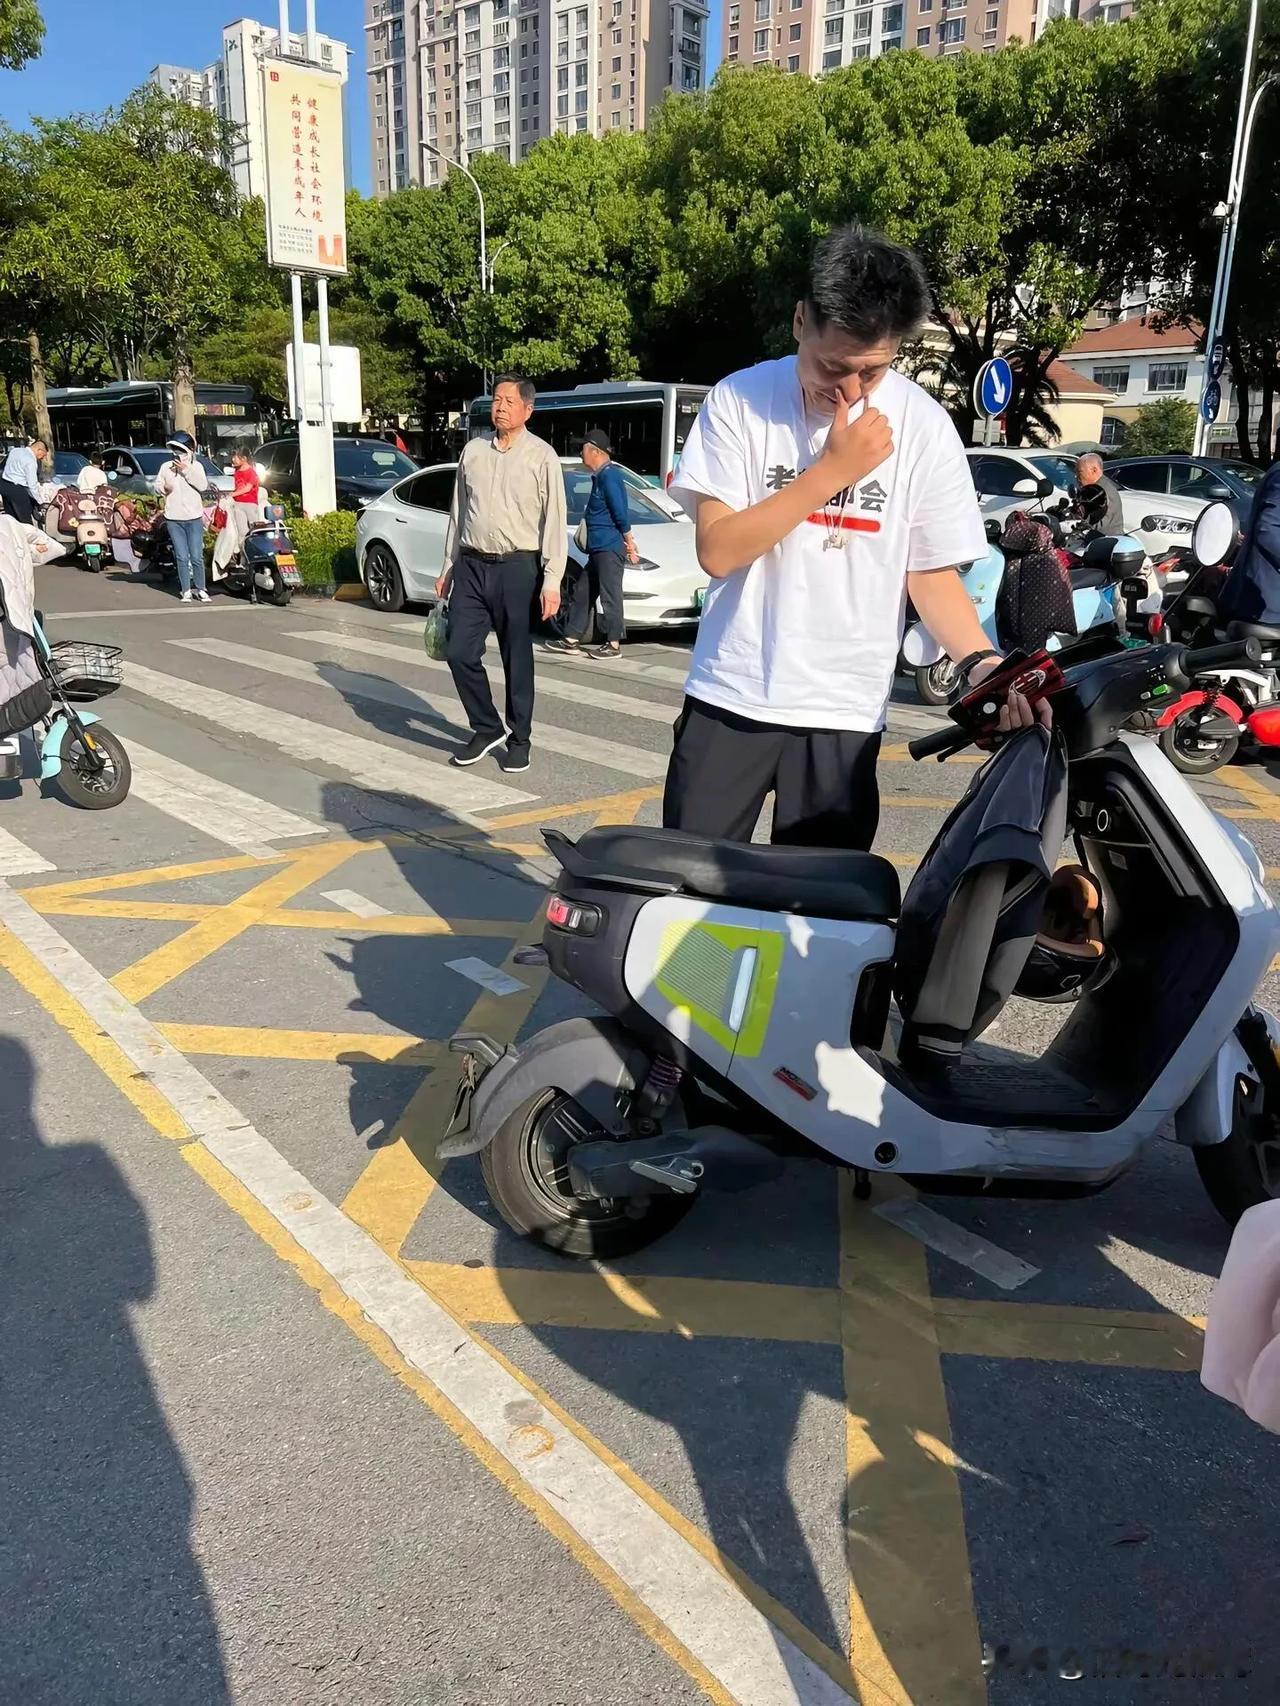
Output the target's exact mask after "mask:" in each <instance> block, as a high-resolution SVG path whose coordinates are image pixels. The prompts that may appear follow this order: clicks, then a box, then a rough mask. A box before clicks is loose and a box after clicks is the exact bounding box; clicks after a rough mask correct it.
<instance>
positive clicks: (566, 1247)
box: [480, 1089, 697, 1261]
mask: <svg viewBox="0 0 1280 1706" xmlns="http://www.w3.org/2000/svg"><path fill="white" fill-rule="evenodd" d="M575 1107H576V1104H575V1103H574V1101H573V1098H572V1097H571V1096H566V1095H565V1094H564V1093H563V1092H562V1091H560V1090H554V1089H550V1090H544V1091H542V1092H541V1093H540V1094H539V1095H537V1096H535V1097H534V1098H533V1099H532V1100H531V1101H529V1102H526V1103H525V1105H524V1106H523V1107H522V1108H517V1109H516V1111H515V1113H513V1114H512V1115H511V1116H510V1118H509V1119H508V1120H506V1122H505V1123H504V1124H503V1125H501V1126H499V1128H498V1130H497V1131H496V1132H495V1133H494V1137H493V1141H492V1142H491V1143H490V1144H489V1145H488V1146H487V1147H486V1148H485V1149H484V1150H483V1151H482V1152H481V1155H480V1170H481V1172H482V1173H483V1175H484V1182H485V1186H486V1188H487V1189H488V1192H489V1197H490V1200H491V1201H492V1203H493V1206H494V1207H495V1208H496V1209H497V1211H498V1213H499V1214H500V1215H501V1216H502V1218H503V1220H505V1221H506V1223H507V1225H508V1226H509V1227H510V1228H511V1230H512V1231H513V1232H518V1233H519V1234H520V1236H521V1237H522V1238H530V1239H532V1240H533V1241H534V1243H536V1244H542V1245H545V1246H546V1248H547V1249H548V1250H554V1251H555V1252H556V1254H557V1255H560V1256H576V1257H596V1258H598V1259H600V1260H603V1261H608V1260H612V1259H613V1258H615V1257H617V1256H629V1255H631V1254H632V1252H633V1251H636V1250H642V1249H643V1248H644V1247H645V1245H647V1244H652V1243H653V1242H654V1240H655V1239H657V1238H661V1237H662V1235H663V1233H665V1232H669V1231H670V1230H671V1228H672V1227H673V1226H675V1225H677V1224H678V1222H680V1221H681V1220H683V1219H684V1217H685V1215H686V1214H687V1213H688V1212H689V1210H690V1208H691V1207H692V1206H693V1204H694V1202H695V1201H696V1200H697V1199H696V1197H694V1196H676V1195H673V1194H671V1193H669V1192H666V1191H661V1190H659V1191H656V1192H655V1193H654V1195H653V1196H651V1197H630V1198H628V1199H627V1200H626V1201H621V1200H613V1199H606V1200H604V1201H601V1200H599V1199H596V1198H587V1197H579V1196H576V1195H575V1194H574V1191H573V1187H572V1185H571V1184H570V1181H569V1168H568V1161H567V1157H568V1153H569V1150H570V1149H571V1148H572V1146H573V1145H574V1143H576V1142H579V1141H581V1138H582V1137H583V1136H586V1135H596V1134H594V1133H591V1134H587V1133H583V1132H581V1131H580V1130H579V1129H577V1128H578V1122H577V1121H576V1120H575V1119H574V1118H573V1110H574V1108H575Z"/></svg>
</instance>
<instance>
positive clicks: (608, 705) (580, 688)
mask: <svg viewBox="0 0 1280 1706" xmlns="http://www.w3.org/2000/svg"><path fill="white" fill-rule="evenodd" d="M284 637H285V639H286V640H302V641H304V642H305V643H306V644H307V645H309V646H318V647H320V648H321V649H322V650H324V651H335V652H355V653H357V654H358V655H361V656H365V657H375V658H388V659H391V660H392V661H394V662H395V663H399V664H407V665H408V666H409V668H410V669H423V670H429V671H432V672H434V673H435V674H436V675H443V676H444V678H445V679H446V680H452V677H451V676H450V674H449V666H448V664H447V663H437V661H436V660H435V659H434V658H429V657H427V656H426V654H425V653H424V652H422V651H421V650H420V649H419V650H417V651H411V650H410V649H409V647H408V646H397V645H394V644H393V643H392V642H391V641H389V640H371V639H368V638H367V637H366V636H365V635H363V634H342V635H334V634H320V633H317V632H316V630H315V629H314V628H308V629H304V630H301V631H298V632H293V633H288V634H286V635H285V636H284ZM183 643H184V644H187V643H189V642H183ZM613 667H614V666H613V665H612V664H604V665H602V668H603V670H605V671H607V672H608V673H609V674H612V673H613ZM485 669H486V670H487V671H488V673H489V676H490V677H491V679H492V680H494V681H501V680H502V665H501V664H500V663H498V662H497V661H491V662H488V663H486V664H485ZM536 691H537V697H538V698H539V699H567V700H569V701H570V702H571V703H573V704H577V705H590V706H592V708H593V709H595V710H597V711H616V712H617V713H618V715H619V716H624V717H638V718H640V720H641V721H642V722H651V723H665V724H666V725H667V727H668V728H670V727H671V725H672V723H673V722H674V721H675V716H676V713H675V709H674V707H673V706H671V705H669V704H662V705H659V704H655V703H654V702H653V701H652V700H651V699H636V698H634V697H630V696H628V695H627V694H625V693H609V692H607V691H606V690H605V689H604V688H601V687H595V686H593V685H592V684H591V683H590V682H587V681H566V680H564V679H562V678H561V677H560V676H556V675H551V674H549V673H548V672H547V671H546V670H544V669H543V668H542V667H541V665H539V668H538V684H537V690H536ZM536 720H537V714H536V711H535V721H536ZM537 738H539V739H540V738H541V727H540V725H539V729H538V734H537Z"/></svg>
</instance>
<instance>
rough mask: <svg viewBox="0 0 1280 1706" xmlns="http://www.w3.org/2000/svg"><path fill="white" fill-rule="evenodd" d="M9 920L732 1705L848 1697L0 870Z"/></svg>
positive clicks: (801, 1705)
mask: <svg viewBox="0 0 1280 1706" xmlns="http://www.w3.org/2000/svg"><path fill="white" fill-rule="evenodd" d="M0 925H4V926H6V927H7V928H8V929H9V930H11V931H12V932H13V934H14V935H15V936H16V937H17V938H18V939H19V941H21V942H23V943H24V944H25V946H26V947H27V948H28V949H29V950H30V951H31V953H32V954H34V955H35V957H36V958H37V959H38V960H39V961H40V963H41V964H42V965H43V966H44V968H45V970H46V971H48V972H49V973H50V974H51V975H52V976H53V977H54V978H56V979H57V981H58V982H59V983H60V984H61V985H62V987H63V989H65V990H66V991H67V993H68V994H69V995H70V996H71V997H72V998H73V999H74V1000H76V1001H78V1002H79V1003H80V1005H81V1007H83V1008H84V1009H85V1011H86V1012H87V1013H88V1014H89V1015H90V1016H91V1017H92V1018H93V1019H94V1020H95V1021H96V1022H97V1024H98V1025H99V1026H100V1027H101V1028H102V1030H103V1031H104V1032H105V1033H106V1034H107V1036H109V1037H110V1038H111V1039H112V1041H113V1042H114V1043H116V1044H117V1046H118V1047H119V1048H120V1049H122V1050H123V1052H124V1053H125V1054H126V1055H127V1056H128V1057H129V1059H130V1060H132V1061H133V1063H134V1065H135V1066H136V1067H137V1068H138V1069H139V1071H140V1072H141V1073H142V1074H143V1075H144V1076H145V1078H146V1079H147V1080H148V1082H149V1083H150V1084H151V1085H153V1086H154V1088H155V1089H156V1090H158V1091H159V1093H160V1094H161V1095H162V1096H164V1097H165V1098H166V1099H167V1100H168V1101H169V1102H170V1103H171V1104H172V1106H173V1107H174V1108H175V1109H176V1110H177V1111H178V1113H179V1114H180V1115H181V1117H182V1119H183V1120H184V1121H185V1122H186V1124H187V1126H188V1127H189V1128H190V1130H191V1133H192V1136H193V1137H195V1138H197V1139H199V1140H200V1141H201V1142H202V1143H203V1144H204V1146H205V1148H206V1149H208V1150H209V1152H210V1153H211V1154H212V1155H214V1156H215V1157H216V1158H217V1160H219V1161H220V1162H221V1163H222V1165H223V1166H224V1167H225V1168H226V1169H227V1170H228V1172H230V1173H231V1174H233V1175H234V1177H235V1178H236V1179H238V1180H239V1181H240V1183H241V1185H243V1186H244V1188H245V1189H246V1190H247V1191H249V1192H250V1194H251V1195H252V1196H253V1197H255V1198H256V1200H257V1201H258V1202H259V1203H260V1204H261V1206H262V1207H263V1208H264V1209H266V1211H267V1213H268V1214H270V1215H272V1216H273V1218H274V1219H275V1220H277V1221H278V1222H279V1223H280V1225H281V1226H283V1227H284V1229H285V1231H286V1232H288V1233H289V1235H290V1236H291V1237H292V1238H294V1239H296V1241H297V1242H298V1243H299V1244H300V1245H301V1246H302V1247H303V1249H304V1250H306V1251H307V1253H308V1254H309V1255H310V1256H311V1257H312V1258H313V1259H314V1260H315V1261H316V1262H318V1263H319V1264H320V1266H321V1267H322V1268H324V1269H325V1271H326V1272H327V1273H328V1274H329V1275H330V1276H331V1278H332V1279H333V1282H334V1284H335V1285H336V1286H337V1287H338V1288H339V1290H341V1291H342V1292H343V1293H344V1294H345V1295H346V1296H347V1297H348V1298H349V1299H350V1300H351V1301H352V1302H353V1303H354V1304H355V1305H356V1306H357V1307H358V1308H359V1309H361V1310H362V1311H363V1312H364V1314H365V1315H366V1316H367V1318H368V1319H369V1320H370V1321H371V1322H372V1323H373V1324H374V1325H375V1326H376V1327H378V1328H379V1329H380V1330H381V1331H382V1332H383V1333H385V1334H386V1335H387V1337H388V1338H389V1339H390V1340H391V1341H392V1343H393V1344H394V1345H395V1346H396V1348H397V1350H398V1351H399V1352H400V1354H401V1355H402V1356H403V1357H404V1358H405V1360H406V1361H407V1362H409V1363H411V1364H412V1365H413V1367H414V1368H416V1369H417V1370H418V1371H419V1372H420V1373H421V1374H422V1375H423V1377H424V1378H425V1379H426V1380H427V1381H429V1382H430V1383H431V1385H433V1386H434V1387H435V1388H436V1390H437V1392H438V1393H440V1394H441V1396H442V1397H443V1398H444V1399H445V1400H446V1401H447V1402H448V1403H450V1404H452V1405H453V1407H454V1408H455V1409H456V1410H457V1411H458V1412H460V1414H461V1415H462V1416H463V1417H465V1419H466V1420H467V1421H468V1422H470V1424H471V1425H472V1427H474V1428H475V1429H476V1430H477V1431H478V1432H479V1433H480V1434H481V1435H482V1436H483V1437H484V1439H485V1440H487V1441H488V1443H489V1445H490V1446H491V1447H492V1449H493V1450H494V1451H495V1452H497V1453H498V1454H499V1455H500V1456H501V1457H502V1458H504V1459H505V1461H506V1462H507V1464H508V1465H509V1466H510V1467H511V1469H512V1470H513V1471H514V1472H515V1474H516V1475H518V1476H519V1477H520V1478H521V1479H522V1480H523V1481H525V1482H526V1483H527V1484H528V1485H529V1486H530V1487H531V1488H532V1489H533V1490H534V1491H535V1492H536V1493H537V1494H538V1495H539V1496H540V1497H541V1498H542V1499H543V1500H545V1501H546V1503H547V1504H548V1505H550V1506H551V1508H552V1509H553V1510H554V1511H555V1512H556V1513H557V1515H558V1516H559V1517H560V1519H561V1520H562V1521H563V1522H566V1523H567V1524H568V1525H569V1527H570V1528H571V1529H573V1530H574V1532H575V1533H576V1534H577V1535H578V1537H579V1539H580V1540H581V1541H582V1542H583V1544H584V1545H585V1546H587V1547H588V1548H589V1549H590V1550H591V1551H592V1552H594V1553H595V1555H596V1556H597V1557H598V1558H599V1559H600V1560H602V1562H603V1563H605V1564H606V1565H607V1566H608V1568H609V1569H611V1570H612V1571H614V1573H615V1574H616V1575H617V1576H618V1577H619V1578H620V1579H621V1581H622V1582H623V1583H624V1584H625V1585H626V1587H627V1588H628V1589H629V1590H630V1592H631V1593H632V1594H633V1595H634V1596H635V1597H636V1598H637V1599H638V1600H640V1601H641V1602H642V1604H643V1605H644V1606H645V1607H646V1608H647V1610H648V1612H649V1614H650V1615H651V1616H653V1617H655V1618H656V1619H657V1620H658V1622H659V1623H661V1624H663V1625H665V1627H666V1628H667V1629H669V1630H670V1632H671V1634H672V1635H674V1637H675V1638H676V1640H677V1641H679V1642H680V1644H681V1645H682V1646H683V1647H684V1649H685V1650H686V1651H687V1652H688V1653H690V1654H691V1655H692V1656H693V1658H694V1659H696V1660H697V1661H698V1663H700V1664H701V1665H703V1666H704V1667H705V1668H706V1669H707V1670H708V1671H710V1673H711V1675H712V1676H713V1677H714V1678H715V1679H716V1681H717V1682H718V1683H719V1684H720V1686H721V1688H722V1689H723V1690H724V1691H725V1692H726V1693H727V1694H728V1695H729V1696H730V1697H731V1698H732V1699H733V1700H734V1701H735V1702H737V1703H738V1706H852V1702H851V1700H850V1697H849V1696H848V1694H846V1693H845V1691H844V1690H843V1689H842V1688H840V1687H839V1685H838V1684H837V1683H835V1682H833V1681H832V1680H831V1678H830V1677H829V1676H827V1674H826V1673H825V1672H824V1671H822V1670H820V1669H819V1668H818V1666H817V1665H815V1664H814V1663H813V1661H812V1660H811V1659H809V1658H808V1657H807V1656H806V1655H805V1654H804V1653H802V1652H801V1651H800V1649H799V1648H798V1647H796V1646H795V1645H794V1644H793V1643H792V1642H791V1641H790V1640H788V1639H787V1637H786V1636H785V1635H784V1634H783V1633H782V1631H781V1630H780V1629H777V1628H776V1627H775V1626H774V1625H773V1624H771V1623H770V1622H769V1621H768V1619H767V1618H766V1617H765V1616H764V1614H763V1613H762V1612H760V1611H758V1610H757V1609H756V1608H755V1606H753V1605H752V1604H751V1603H750V1601H749V1600H747V1599H746V1598H744V1597H743V1595H742V1594H740V1593H739V1592H738V1590H737V1589H736V1588H735V1587H734V1586H733V1584H732V1582H730V1581H729V1580H728V1579H727V1578H726V1577H725V1576H722V1575H721V1574H720V1572H719V1571H718V1570H717V1569H716V1568H715V1567H714V1565H712V1564H710V1563H709V1562H708V1561H707V1560H706V1559H705V1558H703V1557H702V1555H701V1554H700V1553H699V1552H697V1551H695V1550H694V1548H693V1547H692V1546H690V1545H689V1543H688V1542H687V1541H686V1540H684V1539H683V1538H682V1537H681V1536H680V1535H679V1534H677V1533H676V1531H675V1530H674V1529H673V1528H670V1527H669V1526H668V1525H667V1523H666V1522H664V1521H663V1519H662V1518H661V1517H660V1516H659V1515H658V1513H657V1512H656V1511H654V1510H652V1509H651V1508H650V1506H649V1505H647V1504H646V1503H645V1501H644V1500H643V1499H642V1498H641V1497H640V1495H639V1494H638V1493H636V1492H634V1491H632V1489H631V1488H630V1487H629V1486H628V1485H627V1484H626V1482H625V1481H623V1480H622V1478H621V1476H619V1475H618V1474H617V1473H616V1471H614V1470H613V1469H611V1468H610V1467H609V1465H608V1464H606V1463H605V1462H604V1461H603V1460H602V1459H601V1458H599V1457H597V1456H596V1454H595V1453H594V1452H593V1451H592V1450H591V1449H590V1447H589V1446H587V1445H586V1444H585V1443H584V1442H583V1441H582V1440H580V1439H579V1438H578V1437H577V1436H576V1435H575V1434H574V1433H573V1432H572V1431H571V1430H570V1429H569V1428H568V1427H566V1426H565V1425H564V1424H563V1423H562V1422H560V1421H559V1420H558V1419H557V1417H556V1416H554V1415H552V1414H551V1412H550V1411H548V1410H544V1409H543V1408H542V1406H541V1405H540V1404H538V1402H537V1401H536V1399H533V1398H531V1397H530V1395H529V1393H528V1391H527V1389H526V1388H525V1387H523V1386H521V1384H520V1383H519V1381H518V1380H516V1378H515V1376H514V1375H512V1374H509V1373H508V1372H507V1370H506V1369H505V1368H503V1366H502V1365H501V1363H499V1362H498V1361H497V1360H496V1358H494V1357H493V1356H492V1355H491V1354H490V1353H489V1352H488V1351H487V1350H485V1349H484V1347H483V1346H482V1345H480V1344H479V1343H477V1341H476V1340H475V1339H473V1338H472V1337H471V1335H470V1334H469V1333H467V1332H466V1331H465V1330H464V1329H463V1328H462V1327H461V1326H459V1324H458V1323H457V1321H455V1320H454V1318H453V1317H452V1316H451V1315H449V1314H448V1313H447V1312H446V1311H445V1310H444V1309H443V1308H441V1306H440V1305H439V1304H438V1303H436V1302H435V1300H434V1299H433V1298H432V1297H431V1296H430V1295H429V1294H428V1293H426V1292H424V1291H423V1290H422V1288H421V1287H420V1286H419V1285H418V1284H417V1283H416V1282H415V1281H414V1280H412V1279H410V1278H409V1276H408V1274H406V1273H405V1272H404V1270H403V1269H402V1268H401V1267H400V1266H399V1265H398V1264H397V1263H396V1262H395V1261H393V1260H392V1258H391V1257H390V1256H389V1255H387V1254H386V1252H385V1251H384V1250H382V1249H381V1248H380V1247H379V1246H378V1245H377V1244H376V1243H375V1242H374V1240H373V1239H372V1238H371V1237H370V1236H369V1234H368V1233H367V1232H365V1231H363V1230H362V1229H361V1228H360V1227H358V1226H356V1225H355V1223H354V1222H353V1221H351V1220H349V1219H348V1218H347V1217H346V1215H344V1214H343V1213H342V1211H341V1210H340V1209H338V1208H337V1207H336V1206H335V1205H334V1204H333V1203H331V1202H330V1201H329V1199H328V1198H327V1197H325V1196H322V1195H321V1193H320V1192H319V1191H318V1190H316V1188H315V1186H314V1185H312V1184H311V1182H310V1180H309V1179H307V1178H305V1177H304V1176H303V1175H302V1174H301V1173H299V1172H298V1170H297V1169H296V1168H295V1167H293V1166H292V1165H291V1164H290V1163H289V1162H288V1161H286V1160H285V1158H284V1157H283V1156H282V1155H281V1154H280V1153H279V1152H278V1150H276V1149H275V1148H273V1147H272V1145H271V1144H270V1143H268V1142H267V1140H266V1138H264V1137H263V1136H262V1134H261V1133H260V1132H258V1131H257V1130H255V1128H254V1127H253V1126H252V1125H251V1124H250V1123H249V1121H248V1119H247V1118H246V1117H245V1115H244V1114H242V1113H241V1112H240V1110H239V1109H238V1108H236V1107H235V1106H234V1105H233V1104H232V1103H231V1102H229V1101H228V1100H227V1098H226V1097H225V1096H224V1095H223V1094H222V1093H221V1091H220V1090H218V1089H216V1088H215V1086H214V1085H213V1084H212V1083H211V1082H210V1081H209V1079H207V1078H206V1077H205V1076H204V1075H203V1074H202V1073H201V1072H200V1071H199V1070H198V1069H197V1068H196V1067H195V1066H193V1065H192V1064H191V1062H190V1061H189V1060H187V1059H186V1058H185V1057H184V1056H183V1055H181V1054H179V1053H178V1051H177V1049H175V1048H174V1047H173V1046H172V1045H171V1044H170V1043H168V1042H167V1041H166V1040H165V1039H164V1037H162V1036H161V1035H160V1033H159V1031H157V1030H156V1028H155V1026H154V1025H152V1024H151V1022H150V1021H149V1020H148V1019H145V1018H144V1017H143V1015H142V1014H141V1013H140V1012H139V1011H138V1009H137V1008H136V1007H135V1006H133V1004H132V1003H131V1002H129V1001H126V1000H125V999H124V997H123V996H122V995H121V994H120V993H119V991H118V990H116V989H114V988H112V986H111V984H109V983H108V982H107V980H106V979H105V978H104V977H103V976H102V975H101V974H100V973H99V972H97V971H95V970H94V968H93V967H92V966H91V965H90V964H89V962H88V961H87V960H86V959H85V958H84V956H83V955H82V954H80V953H79V952H77V950H76V949H75V948H73V947H72V945H71V944H70V942H68V941H67V940H66V938H65V937H64V936H61V935H59V934H58V932H57V931H56V930H55V929H54V928H53V926H52V925H51V924H50V923H49V921H48V920H47V919H44V918H41V917H40V915H39V914H38V913H37V912H35V911H34V910H33V909H32V908H31V907H30V906H29V905H28V904H27V902H26V901H25V900H23V899H22V897H21V896H20V895H17V894H15V893H14V892H13V890H12V889H10V888H9V887H8V886H7V885H6V884H4V883H0Z"/></svg>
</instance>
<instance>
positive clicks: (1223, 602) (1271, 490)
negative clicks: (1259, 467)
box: [1218, 462, 1280, 628]
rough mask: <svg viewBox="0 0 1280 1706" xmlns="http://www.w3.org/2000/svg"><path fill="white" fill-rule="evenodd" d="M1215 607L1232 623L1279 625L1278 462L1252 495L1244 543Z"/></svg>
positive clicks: (1279, 463)
mask: <svg viewBox="0 0 1280 1706" xmlns="http://www.w3.org/2000/svg"><path fill="white" fill-rule="evenodd" d="M1218 608H1219V610H1220V611H1221V612H1222V614H1223V615H1224V616H1227V617H1230V618H1231V619H1232V620H1233V621H1236V622H1256V623H1259V624H1261V625H1262V626H1263V627H1266V628H1275V627H1280V462H1275V463H1273V464H1272V465H1271V467H1270V469H1268V471H1267V473H1266V475H1265V476H1264V478H1263V480H1262V483H1261V485H1260V486H1259V487H1258V490H1257V491H1256V492H1255V494H1254V498H1253V508H1252V509H1251V510H1250V512H1249V524H1248V526H1247V527H1246V528H1245V530H1244V543H1243V544H1242V545H1241V547H1240V554H1239V556H1237V558H1236V560H1235V562H1234V563H1233V564H1232V565H1231V573H1230V574H1229V575H1228V576H1227V578H1226V580H1225V582H1224V583H1223V587H1222V591H1221V593H1220V594H1219V595H1218Z"/></svg>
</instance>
